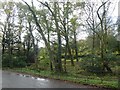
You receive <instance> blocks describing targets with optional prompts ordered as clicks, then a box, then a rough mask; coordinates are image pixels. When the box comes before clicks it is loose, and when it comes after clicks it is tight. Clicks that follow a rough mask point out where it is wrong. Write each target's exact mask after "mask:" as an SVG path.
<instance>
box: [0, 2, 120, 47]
mask: <svg viewBox="0 0 120 90" xmlns="http://www.w3.org/2000/svg"><path fill="white" fill-rule="evenodd" d="M4 1H14V2H22V0H0V2H4ZM24 1H26V2H27V3H28V4H30V5H31V1H32V0H24ZM39 1H43V2H45V1H48V2H49V1H58V2H63V1H66V0H39ZM67 1H70V2H75V1H76V2H77V1H86V0H67ZM101 1H107V0H89V2H97V3H98V5H99V3H101ZM110 1H111V7H110V8H111V9H110V10H111V11H110V12H109V13H110V15H111V17H112V20H113V21H114V22H116V20H117V17H118V2H119V0H110ZM33 4H34V6H38V5H39V3H38V2H37V0H33ZM100 5H101V4H100ZM119 10H120V9H119ZM119 13H120V12H119ZM4 18H5V17H4V16H0V21H4V20H5V19H4ZM86 37H87V34H86V33H85V32H79V34H78V35H77V39H78V40H80V39H85V38H86ZM43 46H44V43H43V41H41V42H40V43H39V47H43Z"/></svg>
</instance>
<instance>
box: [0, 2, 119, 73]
mask: <svg viewBox="0 0 120 90" xmlns="http://www.w3.org/2000/svg"><path fill="white" fill-rule="evenodd" d="M36 2H37V4H38V6H37V5H36V3H34V0H31V2H30V3H28V2H27V1H21V2H14V1H12V0H11V1H9V2H4V1H3V2H0V4H1V5H0V15H1V16H0V17H1V19H0V36H1V37H0V38H1V45H2V66H3V67H9V68H24V67H29V68H31V69H33V70H37V71H40V70H50V71H51V72H53V71H54V72H59V73H63V72H66V73H67V72H68V73H69V72H72V71H74V72H73V73H77V74H82V73H83V72H89V73H95V74H108V73H109V74H115V75H117V74H118V73H119V68H120V41H117V39H116V37H118V33H120V24H119V18H118V20H117V21H115V22H114V19H113V18H112V17H111V15H112V14H113V12H112V9H113V8H111V5H112V3H111V2H110V1H109V0H107V1H105V0H104V1H103V2H100V3H99V4H98V3H97V2H89V1H88V0H86V1H85V2H50V1H49V2H41V1H40V0H37V1H36ZM113 11H114V9H113ZM81 32H84V33H85V34H86V35H87V37H86V38H85V39H79V38H80V36H83V35H82V34H81ZM43 43H44V46H43V47H40V46H41V44H43Z"/></svg>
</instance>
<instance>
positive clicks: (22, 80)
mask: <svg viewBox="0 0 120 90" xmlns="http://www.w3.org/2000/svg"><path fill="white" fill-rule="evenodd" d="M2 88H96V87H92V86H86V85H79V84H75V83H71V82H65V81H60V80H53V79H44V78H39V77H33V76H30V75H23V74H18V73H13V72H8V71H2ZM102 90H103V89H102Z"/></svg>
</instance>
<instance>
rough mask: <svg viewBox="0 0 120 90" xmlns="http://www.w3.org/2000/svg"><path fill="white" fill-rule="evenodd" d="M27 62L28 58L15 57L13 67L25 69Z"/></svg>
mask: <svg viewBox="0 0 120 90" xmlns="http://www.w3.org/2000/svg"><path fill="white" fill-rule="evenodd" d="M25 60H26V57H24V56H19V57H14V59H13V66H14V67H25V66H26V65H27V64H26V62H25Z"/></svg>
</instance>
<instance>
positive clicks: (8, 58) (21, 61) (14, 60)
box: [2, 54, 26, 68]
mask: <svg viewBox="0 0 120 90" xmlns="http://www.w3.org/2000/svg"><path fill="white" fill-rule="evenodd" d="M25 60H26V57H25V56H17V57H16V56H14V55H8V54H4V55H3V56H2V66H3V67H10V68H13V67H25V66H26V62H25Z"/></svg>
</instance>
